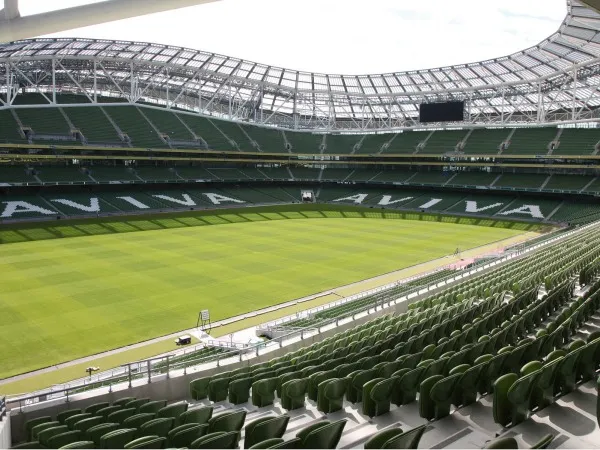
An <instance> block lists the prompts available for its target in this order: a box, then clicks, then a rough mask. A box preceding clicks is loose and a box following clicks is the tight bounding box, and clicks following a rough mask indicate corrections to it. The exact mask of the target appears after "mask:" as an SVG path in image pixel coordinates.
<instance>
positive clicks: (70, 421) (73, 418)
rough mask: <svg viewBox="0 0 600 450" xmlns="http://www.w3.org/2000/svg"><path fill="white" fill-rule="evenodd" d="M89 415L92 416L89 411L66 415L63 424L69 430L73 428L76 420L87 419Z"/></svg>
mask: <svg viewBox="0 0 600 450" xmlns="http://www.w3.org/2000/svg"><path fill="white" fill-rule="evenodd" d="M90 417H92V415H91V414H90V413H81V414H74V415H72V416H70V417H67V418H66V419H65V421H64V424H65V425H66V426H68V427H69V430H74V429H75V424H76V423H77V422H79V421H80V420H83V419H89V418H90Z"/></svg>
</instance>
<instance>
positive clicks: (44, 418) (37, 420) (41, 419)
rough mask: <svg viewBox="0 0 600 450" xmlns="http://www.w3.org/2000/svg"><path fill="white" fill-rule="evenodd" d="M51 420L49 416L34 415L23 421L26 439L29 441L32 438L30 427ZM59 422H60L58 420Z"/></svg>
mask: <svg viewBox="0 0 600 450" xmlns="http://www.w3.org/2000/svg"><path fill="white" fill-rule="evenodd" d="M49 422H53V420H52V418H51V417H50V416H42V417H36V418H35V419H30V420H28V421H26V422H25V435H26V436H27V440H28V441H31V438H32V431H31V430H32V429H33V428H34V427H35V426H37V425H40V424H43V423H49ZM59 423H60V422H59Z"/></svg>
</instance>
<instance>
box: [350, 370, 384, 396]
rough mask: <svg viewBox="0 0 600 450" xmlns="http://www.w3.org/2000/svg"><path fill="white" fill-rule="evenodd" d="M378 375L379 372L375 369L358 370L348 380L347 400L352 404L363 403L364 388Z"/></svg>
mask: <svg viewBox="0 0 600 450" xmlns="http://www.w3.org/2000/svg"><path fill="white" fill-rule="evenodd" d="M376 375H377V371H376V370H374V369H370V370H358V371H356V372H354V373H351V374H350V375H348V377H347V378H346V379H347V380H348V381H347V384H346V400H348V401H349V402H351V403H360V402H362V392H363V386H364V385H365V383H367V382H368V381H371V380H372V379H373V378H375V377H376Z"/></svg>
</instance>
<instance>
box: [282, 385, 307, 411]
mask: <svg viewBox="0 0 600 450" xmlns="http://www.w3.org/2000/svg"><path fill="white" fill-rule="evenodd" d="M307 389H308V379H306V378H299V379H294V380H289V381H286V382H285V383H283V384H282V385H281V406H282V407H283V409H286V410H288V411H290V410H292V409H298V408H303V407H304V400H305V398H306V391H307Z"/></svg>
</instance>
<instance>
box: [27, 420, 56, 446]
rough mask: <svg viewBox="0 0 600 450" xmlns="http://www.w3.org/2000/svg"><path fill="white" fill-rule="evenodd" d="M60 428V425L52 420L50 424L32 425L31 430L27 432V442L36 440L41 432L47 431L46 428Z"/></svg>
mask: <svg viewBox="0 0 600 450" xmlns="http://www.w3.org/2000/svg"><path fill="white" fill-rule="evenodd" d="M60 426H61V423H60V422H59V421H57V420H53V421H51V422H42V423H38V424H37V425H34V426H33V428H31V430H29V431H30V432H31V437H29V440H30V441H31V440H33V441H35V440H37V439H38V436H39V434H40V432H41V431H43V430H47V429H48V428H54V427H60Z"/></svg>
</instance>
